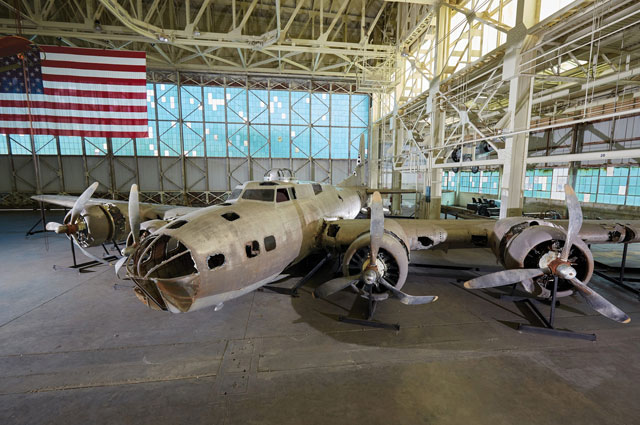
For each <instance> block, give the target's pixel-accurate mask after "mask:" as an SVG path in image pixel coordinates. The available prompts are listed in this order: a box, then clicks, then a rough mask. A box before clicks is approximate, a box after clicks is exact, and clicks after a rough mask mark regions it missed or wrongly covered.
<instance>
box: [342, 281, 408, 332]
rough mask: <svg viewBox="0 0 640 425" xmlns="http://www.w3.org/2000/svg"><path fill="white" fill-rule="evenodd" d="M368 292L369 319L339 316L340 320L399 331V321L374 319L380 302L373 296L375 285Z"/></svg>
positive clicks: (370, 286)
mask: <svg viewBox="0 0 640 425" xmlns="http://www.w3.org/2000/svg"><path fill="white" fill-rule="evenodd" d="M368 292H369V297H368V300H367V314H366V317H367V319H366V320H363V319H354V318H353V317H347V316H338V321H339V322H344V323H351V324H354V325H360V326H368V327H370V328H379V329H391V330H395V331H399V330H400V325H399V324H397V323H383V322H376V321H374V320H373V315H374V314H375V312H376V306H377V305H378V302H377V301H375V300H374V299H373V296H372V293H373V285H369V290H368Z"/></svg>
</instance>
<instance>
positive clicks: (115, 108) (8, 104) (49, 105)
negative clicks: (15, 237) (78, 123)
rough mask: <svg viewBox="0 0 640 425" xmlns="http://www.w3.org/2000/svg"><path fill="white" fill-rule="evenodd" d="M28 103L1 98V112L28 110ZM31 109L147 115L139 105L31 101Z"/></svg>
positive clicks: (145, 109) (144, 108)
mask: <svg viewBox="0 0 640 425" xmlns="http://www.w3.org/2000/svg"><path fill="white" fill-rule="evenodd" d="M28 107H29V105H28V102H27V101H26V100H2V98H0V110H2V109H7V108H14V111H17V110H19V108H28ZM31 108H32V110H34V109H66V110H72V111H109V112H142V113H143V114H145V115H146V113H147V108H146V107H145V106H138V105H113V104H107V105H100V104H93V103H59V102H49V101H44V102H42V101H37V102H34V101H31Z"/></svg>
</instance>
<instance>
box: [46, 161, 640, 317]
mask: <svg viewBox="0 0 640 425" xmlns="http://www.w3.org/2000/svg"><path fill="white" fill-rule="evenodd" d="M363 169H364V164H360V165H358V166H357V167H356V172H355V173H354V175H353V176H351V177H349V178H348V179H346V180H345V181H344V182H343V183H341V184H339V185H337V186H332V185H328V184H321V183H313V182H303V181H298V180H296V179H295V178H293V177H292V176H291V175H289V174H287V173H284V172H282V171H278V172H274V173H270V174H268V176H267V178H265V181H251V182H247V183H245V184H243V185H241V186H238V187H237V188H236V189H235V190H233V192H232V193H231V195H230V197H229V198H228V199H227V200H226V202H224V203H222V204H218V205H213V206H209V207H203V208H193V207H175V206H170V205H156V204H148V203H139V200H138V189H137V186H136V185H133V186H132V187H131V192H130V198H129V201H128V202H125V201H115V200H106V199H91V195H92V194H93V192H94V191H95V189H96V188H97V185H98V183H94V184H93V185H92V186H91V187H89V188H88V189H87V190H86V191H85V192H84V193H83V194H82V195H81V196H80V197H77V198H76V197H68V196H56V195H40V196H35V197H34V199H36V200H38V201H41V202H48V203H52V204H57V205H61V206H65V207H68V208H71V209H70V211H69V213H68V214H67V215H66V217H65V219H64V222H63V223H62V224H58V223H48V224H47V229H48V230H52V231H55V232H57V233H64V234H66V235H67V236H68V237H69V238H71V239H72V240H73V241H74V243H76V244H77V245H78V246H79V247H80V248H81V249H83V251H84V248H87V247H91V246H99V245H100V244H102V243H104V242H106V241H122V240H125V238H126V247H125V248H124V249H123V252H122V253H123V257H122V258H121V259H120V260H119V261H118V263H117V264H115V269H116V274H118V275H123V274H124V275H126V277H128V278H129V279H131V280H132V281H133V282H134V283H135V285H136V287H135V292H136V295H137V296H138V298H140V299H141V300H142V301H143V302H144V303H145V304H147V305H148V306H150V307H154V308H157V309H162V310H167V311H170V312H173V313H185V312H190V311H195V310H199V309H202V308H206V307H215V309H216V310H218V309H220V308H221V307H222V306H223V304H224V303H225V302H226V301H228V300H231V299H234V298H237V297H240V296H242V295H244V294H246V293H248V292H251V291H253V290H255V289H258V288H260V287H262V286H264V285H267V284H269V283H271V282H274V281H275V280H278V279H279V276H282V274H283V272H285V271H286V270H287V269H288V268H290V267H291V266H293V265H295V264H297V263H299V262H300V261H301V260H303V259H305V258H306V257H308V256H309V255H311V254H313V253H317V252H321V251H325V252H329V253H334V254H338V255H339V256H341V257H342V273H343V276H342V277H338V278H335V279H332V280H329V281H327V282H325V283H322V284H321V285H319V286H318V287H317V288H316V289H315V291H314V294H315V296H317V297H320V298H326V297H329V296H331V295H332V294H334V293H336V292H338V291H341V290H344V289H349V288H350V289H351V290H355V291H357V292H358V293H359V294H360V296H362V297H364V298H367V299H369V300H370V301H375V302H379V301H383V300H386V299H388V298H389V299H397V300H399V301H401V302H402V303H404V304H426V303H429V302H432V301H435V300H436V299H437V297H436V296H411V295H409V294H406V293H405V292H403V291H402V287H403V285H404V283H405V281H406V278H407V273H408V271H409V270H408V266H409V263H410V259H411V252H412V251H415V250H423V249H447V250H452V249H455V248H470V247H490V248H491V250H492V251H493V253H494V254H495V255H496V257H497V259H498V261H499V262H500V263H501V264H502V265H503V266H504V267H505V269H506V270H504V271H500V272H497V273H492V274H489V275H484V276H480V277H477V278H475V279H472V280H469V281H467V282H466V283H465V286H466V287H467V288H474V289H476V288H489V287H495V286H501V285H511V284H516V283H520V284H521V285H522V287H523V288H524V289H525V290H526V291H528V292H529V293H530V294H531V295H532V296H535V297H539V298H550V297H551V290H550V288H551V287H552V284H553V282H554V280H555V282H556V283H557V286H556V287H557V291H558V292H557V295H558V296H567V295H570V294H572V293H574V292H577V293H578V294H580V295H581V296H582V297H583V298H584V299H585V300H586V302H587V303H588V304H589V305H590V306H591V307H592V308H593V309H594V310H596V311H597V312H599V313H600V314H602V315H604V316H605V317H608V318H609V319H612V320H616V321H618V322H621V323H626V322H629V320H630V318H629V317H628V316H627V315H626V314H625V313H624V312H622V311H621V310H620V309H618V308H617V307H616V306H614V305H613V304H612V303H610V302H609V301H607V300H606V299H604V298H603V297H602V296H600V295H599V294H598V293H596V292H595V291H594V290H593V289H591V288H590V287H589V286H588V282H589V280H590V278H591V275H592V272H593V268H594V261H593V257H592V254H591V251H590V249H589V247H588V245H589V244H604V243H635V242H640V221H637V220H636V221H624V222H620V221H604V220H584V221H583V219H582V212H581V208H580V204H579V202H578V199H577V197H576V195H575V193H574V191H573V189H571V187H570V186H566V200H567V205H568V210H569V220H568V221H566V220H565V221H562V220H559V221H547V220H540V219H535V218H530V217H510V218H505V219H501V220H490V219H482V220H462V221H460V220H416V219H385V218H384V215H383V210H382V199H381V196H380V193H379V192H374V191H372V190H369V189H367V188H366V187H365V186H364V185H363V183H362V174H363ZM369 195H372V196H371V197H370V202H368V199H369ZM367 205H369V206H370V217H371V218H370V219H355V217H356V216H357V215H358V214H359V213H360V212H361V210H362V209H363V207H365V206H367ZM85 253H87V252H86V251H85ZM87 255H89V256H91V254H89V253H87ZM448 255H455V251H451V252H449V254H448Z"/></svg>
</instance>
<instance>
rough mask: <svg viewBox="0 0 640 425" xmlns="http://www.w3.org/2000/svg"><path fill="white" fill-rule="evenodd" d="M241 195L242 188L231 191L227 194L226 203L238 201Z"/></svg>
mask: <svg viewBox="0 0 640 425" xmlns="http://www.w3.org/2000/svg"><path fill="white" fill-rule="evenodd" d="M241 193H242V188H238V189H233V191H232V192H231V193H230V194H229V197H228V198H227V201H233V200H234V199H238V198H239V197H240V194H241Z"/></svg>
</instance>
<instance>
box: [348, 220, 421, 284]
mask: <svg viewBox="0 0 640 425" xmlns="http://www.w3.org/2000/svg"><path fill="white" fill-rule="evenodd" d="M370 240H371V236H370V234H369V232H367V233H364V234H362V235H360V236H359V237H358V238H356V240H354V241H353V242H352V243H351V245H349V248H347V251H346V252H345V254H344V259H343V263H342V268H343V269H342V272H343V274H344V275H345V276H353V275H357V274H360V273H362V271H363V270H364V269H365V268H366V266H367V265H368V264H369V252H370ZM376 265H377V266H378V272H379V273H381V275H382V277H383V278H384V279H385V280H387V281H388V282H389V283H391V284H392V285H393V286H395V287H396V288H397V289H401V288H402V287H403V286H404V283H405V281H406V280H407V273H408V271H409V252H408V250H407V248H406V245H405V244H404V243H403V241H402V240H401V239H400V238H399V237H398V236H396V235H395V234H393V233H391V232H389V231H386V230H385V234H384V236H383V238H382V244H381V246H380V252H379V254H378V260H377V263H376ZM373 291H374V292H376V293H382V292H386V290H385V289H383V288H381V287H376V288H374V289H373Z"/></svg>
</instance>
